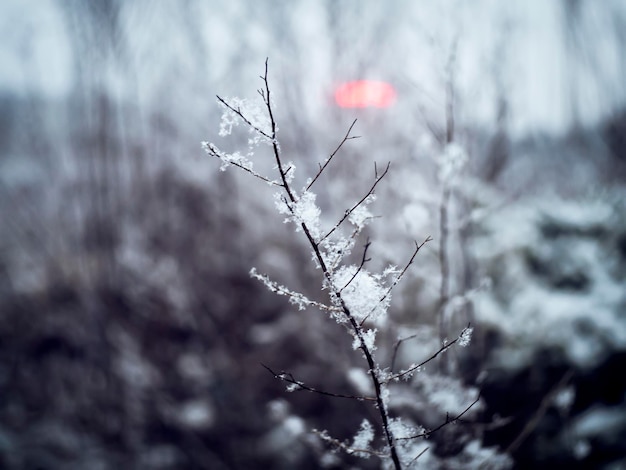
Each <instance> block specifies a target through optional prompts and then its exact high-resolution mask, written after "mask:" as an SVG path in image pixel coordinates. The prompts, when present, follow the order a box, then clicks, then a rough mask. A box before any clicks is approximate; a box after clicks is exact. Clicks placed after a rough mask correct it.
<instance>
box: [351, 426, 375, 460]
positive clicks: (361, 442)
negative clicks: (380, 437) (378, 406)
mask: <svg viewBox="0 0 626 470" xmlns="http://www.w3.org/2000/svg"><path fill="white" fill-rule="evenodd" d="M373 439H374V428H373V427H372V424H371V423H370V422H369V421H368V420H367V419H364V420H363V421H362V422H361V427H360V428H359V431H358V432H357V433H356V435H355V436H354V440H353V441H352V446H351V448H352V451H353V453H354V455H356V456H357V457H361V458H363V459H367V458H369V456H370V453H369V452H363V451H364V450H369V449H370V445H371V443H372V440H373Z"/></svg>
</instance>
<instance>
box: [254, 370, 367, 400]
mask: <svg viewBox="0 0 626 470" xmlns="http://www.w3.org/2000/svg"><path fill="white" fill-rule="evenodd" d="M261 365H262V366H263V367H265V368H266V369H267V370H268V371H269V372H270V373H271V374H272V375H273V376H274V378H276V379H279V380H282V381H283V382H287V383H288V384H290V385H289V386H288V387H287V391H288V392H296V391H298V390H305V391H307V392H313V393H319V394H320V395H326V396H328V397H334V398H351V399H353V400H362V401H376V398H374V397H365V396H360V395H344V394H342V393H333V392H326V391H324V390H320V389H318V388H314V387H309V386H307V385H305V384H304V382H301V381H299V380H296V379H295V377H294V376H293V375H292V374H291V373H290V372H280V373H278V372H274V371H273V370H272V369H271V368H269V367H268V366H266V365H265V364H261Z"/></svg>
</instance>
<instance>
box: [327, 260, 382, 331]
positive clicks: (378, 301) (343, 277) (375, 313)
mask: <svg viewBox="0 0 626 470" xmlns="http://www.w3.org/2000/svg"><path fill="white" fill-rule="evenodd" d="M377 277H378V276H374V275H372V274H371V273H369V272H368V271H366V270H364V269H360V268H359V267H357V266H354V265H352V266H342V267H340V268H339V269H337V270H336V271H335V273H334V275H333V286H334V288H335V289H336V290H337V291H340V292H341V297H342V298H343V300H344V302H345V304H346V306H347V307H348V309H349V310H350V313H351V314H352V316H353V317H354V318H355V319H356V321H358V322H363V321H366V320H367V321H370V322H378V321H382V320H383V319H384V318H385V316H386V314H387V309H388V308H389V303H390V300H391V299H390V296H389V295H386V294H387V289H386V288H385V287H384V286H383V285H382V284H381V283H380V279H377Z"/></svg>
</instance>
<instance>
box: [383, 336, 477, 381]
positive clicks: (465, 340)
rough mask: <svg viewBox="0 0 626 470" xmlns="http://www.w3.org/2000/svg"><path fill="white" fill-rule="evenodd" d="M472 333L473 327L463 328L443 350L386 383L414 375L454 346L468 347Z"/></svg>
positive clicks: (393, 376) (440, 349) (399, 373)
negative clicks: (457, 344) (456, 344)
mask: <svg viewBox="0 0 626 470" xmlns="http://www.w3.org/2000/svg"><path fill="white" fill-rule="evenodd" d="M472 331H473V328H472V327H471V325H467V326H466V327H465V328H463V331H461V333H460V334H459V336H457V337H456V338H454V339H453V340H452V341H450V342H446V343H445V344H443V346H441V348H439V349H438V350H437V351H436V352H435V353H434V354H433V355H432V356H430V357H429V358H428V359H426V360H425V361H422V362H420V363H419V364H415V365H412V366H411V367H409V368H408V369H405V370H403V371H402V372H398V373H397V374H393V375H391V376H390V377H389V378H388V379H387V380H386V381H385V382H386V383H389V382H391V381H393V380H398V379H401V378H403V377H406V376H408V375H410V374H412V373H413V372H415V371H416V370H419V369H420V368H421V367H422V366H424V365H426V364H428V363H429V362H430V361H432V360H434V359H435V358H436V357H437V356H439V355H440V354H441V353H443V352H444V351H447V350H448V349H450V348H451V347H452V345H454V344H455V343H459V345H460V346H466V345H467V344H468V343H469V341H470V339H471V336H472Z"/></svg>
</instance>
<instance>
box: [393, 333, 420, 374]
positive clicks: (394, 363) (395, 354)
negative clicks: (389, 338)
mask: <svg viewBox="0 0 626 470" xmlns="http://www.w3.org/2000/svg"><path fill="white" fill-rule="evenodd" d="M413 338H417V335H411V336H407V337H406V338H401V339H399V340H398V341H396V344H394V345H393V354H392V356H391V368H390V370H391V372H393V369H394V368H395V366H396V356H397V355H398V348H400V345H401V344H402V343H404V342H405V341H408V340H410V339H413Z"/></svg>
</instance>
